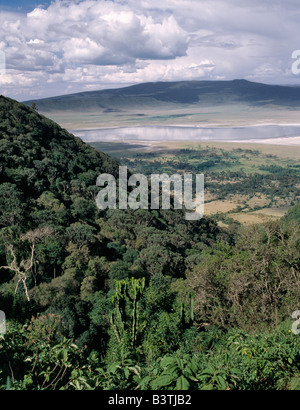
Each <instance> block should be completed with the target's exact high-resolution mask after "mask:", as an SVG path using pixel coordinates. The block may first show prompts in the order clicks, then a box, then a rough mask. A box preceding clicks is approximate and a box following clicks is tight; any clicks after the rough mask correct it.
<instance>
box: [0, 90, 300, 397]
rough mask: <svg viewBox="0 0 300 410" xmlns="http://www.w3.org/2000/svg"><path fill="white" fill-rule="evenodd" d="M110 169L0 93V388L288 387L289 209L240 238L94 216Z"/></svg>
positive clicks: (178, 224) (292, 273) (216, 230)
mask: <svg viewBox="0 0 300 410" xmlns="http://www.w3.org/2000/svg"><path fill="white" fill-rule="evenodd" d="M118 166H119V164H118V162H117V161H115V160H113V159H111V158H110V157H108V156H106V155H105V154H102V153H98V152H97V151H95V150H94V149H93V148H91V147H90V146H88V145H86V144H84V143H83V142H82V141H81V140H80V139H78V138H75V137H74V136H72V135H71V134H69V133H68V132H67V131H65V130H63V129H62V128H60V127H59V126H58V125H57V124H55V123H53V122H52V121H50V120H48V119H46V118H45V117H43V116H41V115H39V114H38V113H37V112H36V111H35V110H34V109H31V108H28V107H26V106H24V105H22V104H19V103H17V102H15V101H13V100H10V99H7V98H4V97H0V178H1V180H0V182H1V184H0V275H1V276H0V310H2V311H4V312H5V314H6V317H7V333H6V334H5V335H3V336H0V386H1V389H17V390H18V389H22V390H33V389H45V390H49V389H50V390H51V389H52V390H55V389H75V390H79V389H100V390H101V389H102V390H103V389H253V388H255V389H274V388H275V389H279V388H291V389H293V388H297V386H298V387H299V374H300V367H299V366H300V365H299V364H300V343H299V341H300V337H299V336H297V335H295V334H293V333H292V332H291V330H290V329H291V323H292V320H291V314H292V312H293V311H295V310H297V309H299V295H300V253H299V245H300V224H299V205H296V206H295V207H294V208H293V209H292V210H291V211H290V212H289V214H288V215H287V217H286V218H284V219H282V220H280V221H278V222H272V223H270V224H265V225H258V226H255V227H251V228H239V230H237V229H230V228H227V229H223V228H220V227H219V226H218V225H217V223H216V221H214V220H213V219H209V218H203V219H201V220H200V221H193V222H191V221H186V220H185V218H184V214H183V213H182V212H180V211H172V210H170V211H157V210H155V211H154V210H152V211H151V210H149V211H147V210H137V211H132V210H126V211H123V210H109V211H100V210H99V209H98V208H97V207H96V203H95V197H96V195H97V192H98V189H99V188H97V186H96V179H97V177H98V175H99V174H100V173H110V174H113V175H116V176H117V172H118Z"/></svg>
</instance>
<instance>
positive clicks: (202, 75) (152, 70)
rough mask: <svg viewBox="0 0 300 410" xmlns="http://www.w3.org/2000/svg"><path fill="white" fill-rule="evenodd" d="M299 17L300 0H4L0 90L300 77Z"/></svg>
mask: <svg viewBox="0 0 300 410" xmlns="http://www.w3.org/2000/svg"><path fill="white" fill-rule="evenodd" d="M299 21H300V5H299V0H147V1H144V0H139V1H138V0H97V1H94V0H56V1H52V2H51V1H43V0H41V1H40V2H39V1H35V0H27V1H18V0H9V1H8V0H1V2H0V93H1V94H4V95H7V96H9V97H12V98H16V99H18V100H26V99H30V98H41V97H48V96H54V95H61V94H69V93H73V92H79V91H89V90H98V89H103V88H115V87H120V86H127V85H131V84H135V83H141V82H149V81H177V80H216V79H219V80H231V79H235V78H245V79H248V80H251V81H258V82H264V83H272V84H299V85H300V75H295V74H293V73H292V64H293V62H294V61H295V60H293V59H292V53H293V51H294V50H298V49H300V24H299ZM299 55H300V52H299ZM4 57H5V71H4V70H3V68H4Z"/></svg>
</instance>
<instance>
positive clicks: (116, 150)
mask: <svg viewBox="0 0 300 410" xmlns="http://www.w3.org/2000/svg"><path fill="white" fill-rule="evenodd" d="M166 144H167V143H166ZM91 145H92V146H93V147H94V148H95V149H97V150H103V151H104V152H106V153H109V155H111V156H113V157H114V158H116V159H117V160H118V161H120V162H121V163H122V164H124V165H126V166H127V167H128V168H129V169H131V170H132V172H135V173H142V174H145V175H151V174H153V173H156V172H158V171H157V170H159V172H160V173H166V174H168V175H174V174H176V173H178V174H184V173H193V174H196V173H204V174H205V205H206V211H205V212H206V213H208V214H214V215H215V217H216V218H217V219H218V220H219V221H222V222H224V223H227V224H228V221H229V222H230V218H231V220H232V221H233V220H234V219H233V218H235V217H236V216H239V215H242V216H243V217H244V218H245V217H246V216H247V215H249V214H250V215H251V214H252V213H253V212H255V211H256V213H257V212H258V211H259V210H264V209H265V208H267V209H269V208H272V210H271V215H272V212H273V213H274V211H275V216H277V215H276V208H279V209H281V208H283V209H284V210H285V212H286V211H287V209H289V208H290V207H291V206H293V205H294V204H296V203H298V202H299V200H300V185H299V182H298V181H299V178H300V163H299V160H298V159H297V160H296V159H291V158H279V157H278V156H276V155H275V154H268V153H264V152H262V151H260V150H259V149H249V148H232V149H224V148H222V146H214V145H207V144H198V143H193V144H192V143H186V144H182V143H181V145H182V146H181V147H180V146H179V147H176V146H175V147H172V146H169V147H164V146H163V144H161V145H162V146H160V145H159V146H157V147H154V149H153V150H152V151H151V152H149V151H147V150H145V147H144V148H143V147H139V146H135V145H134V146H131V144H128V143H127V144H126V143H110V144H108V143H102V142H94V143H91ZM225 145H226V144H225ZM230 203H231V204H233V206H231V208H230V207H229V209H226V208H227V207H226V204H230ZM229 211H231V213H230V215H228V212H229Z"/></svg>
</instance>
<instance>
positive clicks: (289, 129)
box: [70, 125, 300, 145]
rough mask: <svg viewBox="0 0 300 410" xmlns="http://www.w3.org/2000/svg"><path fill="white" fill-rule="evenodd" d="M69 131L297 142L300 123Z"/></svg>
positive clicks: (92, 136)
mask: <svg viewBox="0 0 300 410" xmlns="http://www.w3.org/2000/svg"><path fill="white" fill-rule="evenodd" d="M70 132H72V133H73V134H74V135H76V136H78V137H80V138H81V139H82V140H83V141H85V142H126V141H147V142H150V141H153V142H157V141H199V142H200V141H224V142H234V141H235V142H238V141H240V142H269V143H276V142H277V143H283V144H285V143H286V144H287V145H288V144H289V143H291V144H292V145H300V125H255V126H246V127H224V128H218V127H216V128H205V127H196V126H195V127H190V126H140V127H128V128H126V127H123V128H98V129H86V130H70Z"/></svg>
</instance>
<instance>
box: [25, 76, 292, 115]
mask: <svg viewBox="0 0 300 410" xmlns="http://www.w3.org/2000/svg"><path fill="white" fill-rule="evenodd" d="M231 103H233V104H236V103H238V104H239V103H244V104H247V105H255V106H266V105H275V106H278V105H280V106H285V107H297V108H298V107H299V108H300V88H299V87H296V86H284V85H270V84H263V83H256V82H250V81H248V80H244V79H236V80H230V81H176V82H148V83H141V84H135V85H131V86H127V87H122V88H115V89H104V90H98V91H85V92H79V93H73V94H67V95H61V96H55V97H50V98H42V99H33V100H28V101H24V104H25V105H28V106H30V105H32V104H36V105H37V107H38V109H39V110H40V111H41V112H51V111H52V112H54V111H58V112H59V111H80V112H82V113H84V112H89V111H90V112H92V111H93V112H94V111H95V110H102V111H103V112H113V111H115V110H116V111H118V110H123V109H129V108H131V107H159V106H166V105H172V106H178V105H180V106H187V105H196V106H197V105H201V106H203V105H224V104H231Z"/></svg>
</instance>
